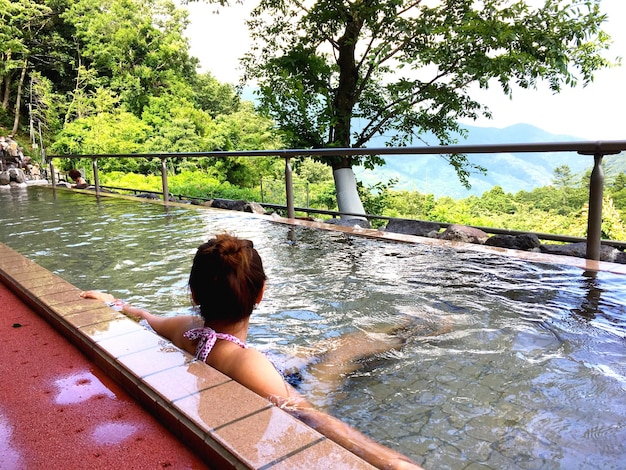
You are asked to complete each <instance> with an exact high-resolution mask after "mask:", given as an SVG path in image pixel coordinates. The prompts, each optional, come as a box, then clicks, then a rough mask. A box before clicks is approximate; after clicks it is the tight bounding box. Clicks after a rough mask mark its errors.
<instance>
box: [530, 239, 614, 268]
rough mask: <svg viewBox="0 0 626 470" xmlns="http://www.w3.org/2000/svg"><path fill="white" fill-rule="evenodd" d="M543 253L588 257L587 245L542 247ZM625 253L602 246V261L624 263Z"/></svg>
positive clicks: (583, 243) (569, 244) (573, 244)
mask: <svg viewBox="0 0 626 470" xmlns="http://www.w3.org/2000/svg"><path fill="white" fill-rule="evenodd" d="M540 249H541V252H542V253H547V254H550V255H560V256H576V257H578V258H586V257H587V243H585V242H579V243H568V244H567V245H541V247H540ZM624 258H625V257H624V253H623V252H621V251H620V250H618V249H617V248H613V247H612V246H608V245H601V246H600V261H609V262H611V263H624Z"/></svg>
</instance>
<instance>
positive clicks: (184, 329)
mask: <svg viewBox="0 0 626 470" xmlns="http://www.w3.org/2000/svg"><path fill="white" fill-rule="evenodd" d="M265 281H266V276H265V272H264V270H263V263H262V261H261V257H260V256H259V254H258V252H257V251H256V250H255V249H254V246H253V243H252V242H251V241H250V240H242V239H239V238H236V237H234V236H231V235H226V234H222V235H218V236H216V237H215V238H213V239H212V240H209V241H208V242H207V243H204V244H203V245H201V246H200V247H199V248H198V251H197V252H196V255H195V257H194V260H193V265H192V267H191V273H190V276H189V287H190V290H191V296H192V299H193V302H194V304H196V305H198V306H199V308H200V313H201V318H200V317H198V316H193V315H185V316H176V317H161V316H156V315H152V314H150V313H148V312H147V311H145V310H143V309H140V308H137V307H133V306H131V305H129V304H127V303H124V302H121V301H119V300H116V299H114V297H113V296H112V295H111V294H106V293H103V292H98V291H86V292H83V293H81V297H84V298H92V299H98V300H101V301H103V302H106V303H107V304H108V305H110V306H112V307H114V308H117V309H119V310H121V311H122V312H123V313H125V314H127V315H129V316H132V317H136V318H140V319H144V320H146V321H147V322H148V323H149V325H150V326H151V327H152V328H153V329H154V330H155V331H156V332H157V333H158V334H159V335H161V336H163V337H165V338H167V339H169V340H170V341H171V342H172V343H174V344H175V345H176V346H178V347H180V348H181V349H184V350H186V351H187V352H189V353H191V354H194V355H195V356H196V358H198V359H199V360H202V361H204V362H206V363H207V364H208V365H210V366H212V367H214V368H215V369H217V370H219V371H220V372H222V373H224V374H226V375H228V376H229V377H231V378H232V379H234V380H236V381H237V382H239V383H240V384H242V385H244V386H245V387H247V388H249V389H250V390H252V391H254V392H255V393H257V394H259V395H261V396H263V397H265V398H268V399H269V400H270V401H271V402H273V403H274V404H275V405H277V406H280V407H281V408H283V409H284V410H286V411H287V412H289V413H291V414H292V415H294V416H295V417H297V418H298V419H300V420H301V421H303V422H305V423H307V424H308V425H310V426H311V427H313V428H314V429H316V430H317V431H319V432H320V433H322V434H324V435H325V436H326V437H328V438H329V439H331V440H333V441H335V442H336V443H338V444H339V445H341V446H343V447H345V448H346V449H348V450H349V451H351V452H353V453H355V454H357V455H359V456H360V457H361V458H363V459H364V460H366V461H368V462H369V463H371V464H372V465H374V466H376V467H378V468H385V469H386V468H389V469H404V468H406V469H416V468H420V467H419V466H418V465H416V464H415V463H413V462H411V461H410V460H409V459H408V458H407V457H405V456H404V455H402V454H399V453H398V452H395V451H393V450H391V449H389V448H387V447H384V446H382V445H380V444H378V443H376V442H374V441H373V440H371V439H369V438H368V437H366V436H364V435H363V434H361V433H360V432H358V431H357V430H355V429H353V428H351V427H350V426H348V425H347V424H345V423H343V422H342V421H340V420H338V419H336V418H334V417H332V416H330V415H328V414H326V413H324V412H322V411H319V410H317V409H315V408H314V407H313V406H312V405H311V404H309V403H308V402H307V401H306V400H305V399H304V398H303V397H302V396H301V395H300V394H299V393H298V392H297V391H296V390H295V389H294V388H292V387H291V385H289V384H288V383H287V382H286V381H285V380H284V378H283V376H282V375H281V374H280V373H279V372H278V371H277V369H276V368H275V367H274V365H273V364H272V362H270V360H269V359H268V358H267V357H266V356H265V355H264V354H262V353H261V352H259V351H257V350H255V349H253V348H250V347H248V346H247V344H246V339H247V335H248V325H249V321H250V315H251V314H252V310H253V309H254V307H255V305H256V304H258V303H259V302H261V299H262V298H263V292H264V290H265ZM365 349H367V350H368V351H367V352H369V353H371V352H372V351H371V349H372V348H364V350H363V351H361V352H363V353H365V352H366V351H365ZM386 349H390V348H389V347H386Z"/></svg>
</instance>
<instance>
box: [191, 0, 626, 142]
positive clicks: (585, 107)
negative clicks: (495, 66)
mask: <svg viewBox="0 0 626 470" xmlns="http://www.w3.org/2000/svg"><path fill="white" fill-rule="evenodd" d="M248 3H250V2H248ZM187 8H188V9H189V11H190V12H191V15H190V19H191V25H190V26H189V28H188V30H187V35H188V37H189V38H190V42H191V53H192V55H194V56H196V57H197V58H199V59H200V62H201V64H202V67H203V69H204V70H209V71H210V72H211V73H212V74H213V75H214V76H215V77H216V78H217V79H218V80H220V81H223V82H229V83H237V82H238V81H239V76H240V71H239V69H238V59H239V57H241V56H242V55H243V54H244V53H245V52H246V50H247V47H248V44H249V36H248V31H247V28H246V26H245V24H244V18H245V16H246V11H247V9H249V7H244V6H242V5H234V6H232V7H229V8H222V9H220V12H219V13H218V14H214V13H213V11H214V10H215V7H213V6H209V5H206V4H203V3H201V2H195V3H191V4H189V5H188V6H187ZM602 9H603V11H604V12H606V13H607V14H608V16H609V20H608V22H606V23H605V25H604V28H603V29H604V30H605V31H606V32H608V33H609V34H610V35H611V36H612V38H613V45H612V49H611V51H610V52H609V55H608V57H610V58H614V57H617V56H620V57H621V56H624V57H625V59H624V65H623V66H621V67H617V68H613V69H610V70H604V71H600V72H597V74H596V78H595V80H594V82H593V83H592V84H590V85H589V86H587V87H585V88H583V87H582V86H580V85H579V86H578V87H576V88H574V89H569V88H567V89H565V90H564V91H562V92H561V93H560V94H558V95H553V94H552V93H551V92H550V90H549V88H548V85H547V84H540V89H539V90H537V91H535V90H521V89H519V90H515V91H514V93H513V99H512V100H509V99H508V98H506V97H505V96H504V95H503V94H502V92H501V91H499V89H498V88H496V87H495V86H494V87H493V88H492V89H490V90H488V91H482V90H478V91H477V92H476V93H475V94H474V95H473V96H474V97H475V98H476V99H477V100H478V101H480V102H482V103H484V104H486V105H487V106H488V107H489V108H490V109H491V111H492V113H493V119H491V120H486V119H484V120H479V121H476V122H470V123H469V124H472V125H478V126H484V127H499V128H502V127H506V126H509V125H512V124H516V123H528V124H533V125H535V126H537V127H540V128H542V129H544V130H546V131H549V132H552V133H554V134H566V135H571V136H575V137H579V138H581V139H589V140H626V89H625V87H626V1H625V0H602Z"/></svg>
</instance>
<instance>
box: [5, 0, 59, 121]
mask: <svg viewBox="0 0 626 470" xmlns="http://www.w3.org/2000/svg"><path fill="white" fill-rule="evenodd" d="M49 14H50V8H48V7H47V6H45V5H42V4H40V3H39V2H36V1H34V0H19V1H7V0H0V79H1V80H2V83H3V85H4V91H3V98H2V108H3V109H4V110H5V111H6V110H8V108H9V106H10V101H11V94H12V91H13V80H14V78H15V76H17V77H18V79H17V86H16V87H15V100H14V110H15V112H14V118H13V131H12V132H13V134H15V133H16V132H17V130H18V126H19V123H20V111H21V108H22V94H23V89H24V83H25V80H26V72H27V70H28V67H29V62H30V60H31V55H32V54H33V44H34V42H35V38H36V37H37V34H38V32H39V31H40V30H41V29H42V28H43V27H44V25H45V23H46V21H47V18H48V16H49Z"/></svg>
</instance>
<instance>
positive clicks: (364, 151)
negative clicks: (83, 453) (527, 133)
mask: <svg viewBox="0 0 626 470" xmlns="http://www.w3.org/2000/svg"><path fill="white" fill-rule="evenodd" d="M624 150H626V141H624V140H620V141H586V142H550V143H517V144H515V143H514V144H488V145H440V146H422V147H383V148H322V149H279V150H243V151H228V152H227V151H214V152H181V153H163V152H155V153H133V154H98V155H76V154H71V155H48V156H47V157H46V160H47V161H48V162H49V164H50V172H51V174H52V175H54V166H53V164H52V159H53V158H69V159H78V158H91V159H92V160H93V171H94V180H95V188H96V195H97V196H99V191H100V185H99V180H98V166H97V160H98V159H100V158H159V159H161V177H162V185H163V201H164V203H165V204H167V203H168V200H169V196H168V187H167V186H168V185H167V165H166V162H167V159H168V158H173V157H176V158H181V157H182V158H202V157H216V158H231V157H270V156H275V157H281V158H284V159H285V193H286V200H287V217H288V218H294V217H295V208H294V197H293V182H292V170H291V158H295V157H309V156H316V157H338V156H341V157H346V156H366V155H404V156H416V155H437V154H439V155H458V154H486V153H543V152H577V153H578V154H580V155H593V157H594V166H593V170H592V172H591V180H590V184H589V213H588V219H587V253H586V257H587V259H591V260H599V259H600V247H601V243H602V237H601V234H602V197H603V191H604V174H603V172H602V158H603V157H604V156H606V155H615V154H618V153H620V152H622V151H624ZM52 184H53V186H54V185H55V182H54V176H53V178H52ZM342 215H346V214H342Z"/></svg>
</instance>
